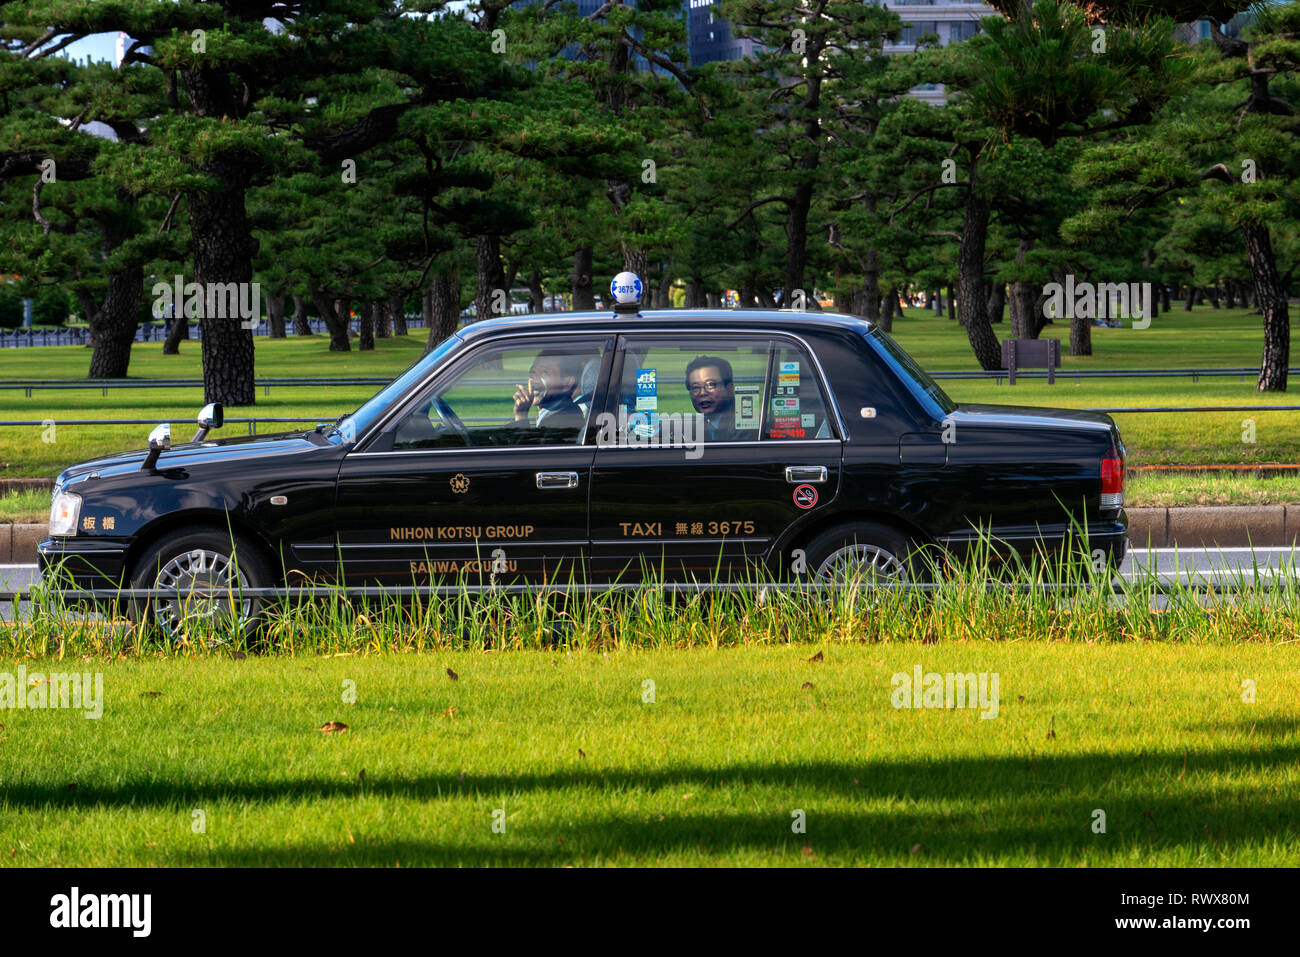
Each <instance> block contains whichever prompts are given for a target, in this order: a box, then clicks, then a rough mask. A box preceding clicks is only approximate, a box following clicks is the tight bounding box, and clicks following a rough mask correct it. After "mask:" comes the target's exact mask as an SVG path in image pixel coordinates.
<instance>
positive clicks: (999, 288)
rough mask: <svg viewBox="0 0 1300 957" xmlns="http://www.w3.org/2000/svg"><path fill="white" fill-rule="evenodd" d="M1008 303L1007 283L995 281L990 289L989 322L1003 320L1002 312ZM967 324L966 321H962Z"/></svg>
mask: <svg viewBox="0 0 1300 957" xmlns="http://www.w3.org/2000/svg"><path fill="white" fill-rule="evenodd" d="M1006 303H1007V284H1006V283H1004V282H1002V281H1001V280H998V281H997V282H995V283H993V284H992V286H991V288H990V290H989V301H988V310H989V322H993V323H997V322H1001V321H1002V313H1003V310H1004V309H1005V308H1006ZM962 324H963V325H965V323H962Z"/></svg>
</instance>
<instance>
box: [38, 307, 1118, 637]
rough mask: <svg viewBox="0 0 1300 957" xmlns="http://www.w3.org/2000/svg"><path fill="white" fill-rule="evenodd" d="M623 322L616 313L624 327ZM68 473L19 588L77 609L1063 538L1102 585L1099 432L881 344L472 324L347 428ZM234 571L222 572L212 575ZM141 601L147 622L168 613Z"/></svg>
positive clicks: (793, 334)
mask: <svg viewBox="0 0 1300 957" xmlns="http://www.w3.org/2000/svg"><path fill="white" fill-rule="evenodd" d="M633 308H635V307H633ZM200 423H201V425H203V426H204V427H203V428H202V429H201V430H200V434H199V435H198V436H196V437H195V440H194V441H191V442H186V443H184V444H177V445H174V446H173V445H171V443H170V441H169V437H168V435H167V434H166V427H160V428H159V429H157V430H155V435H153V436H151V437H150V449H149V450H148V451H147V452H146V451H140V452H128V453H124V454H121V455H115V456H111V457H108V458H104V459H99V460H97V461H93V462H87V463H85V464H83V465H78V466H75V467H73V468H69V469H67V470H66V471H64V472H63V473H62V474H61V475H60V476H59V477H58V481H57V485H56V488H55V494H54V502H53V508H52V512H51V519H50V534H49V537H48V538H46V539H45V540H44V541H43V542H41V544H40V554H41V563H42V566H43V568H46V569H48V568H49V567H50V566H51V565H52V564H54V563H60V564H61V565H62V567H63V568H64V569H65V570H66V571H67V572H68V573H70V574H71V575H72V576H73V577H74V579H75V581H76V582H77V583H78V584H81V585H86V586H92V585H93V586H98V587H106V586H112V585H122V586H131V587H136V588H152V587H157V588H162V589H167V590H169V591H173V590H174V591H175V592H176V593H178V594H183V593H184V592H186V591H187V590H189V589H193V588H195V587H198V586H212V585H217V586H221V587H228V586H229V587H239V586H249V587H266V586H275V585H278V584H280V583H281V582H284V581H286V580H287V581H290V582H293V581H297V580H299V579H300V578H301V577H306V578H315V579H330V580H339V581H343V582H346V583H358V584H360V583H372V584H373V583H378V584H404V585H410V584H427V583H429V582H430V581H433V582H435V583H447V582H454V581H457V580H459V579H463V578H464V577H465V576H466V573H469V575H470V577H471V578H473V579H474V582H475V583H478V582H479V581H480V580H481V581H482V582H486V581H487V580H488V579H489V578H490V577H492V576H495V577H496V579H497V580H502V577H503V576H505V578H508V579H509V580H511V581H529V580H532V581H542V580H545V581H560V582H563V581H569V580H571V579H572V578H575V577H576V578H586V579H590V580H596V581H600V580H609V579H613V578H622V580H629V579H635V578H636V577H637V576H639V575H641V574H643V573H644V572H645V571H647V570H652V571H653V572H654V574H656V575H662V576H666V577H669V578H681V577H683V576H693V577H696V578H711V577H713V576H715V575H718V574H727V573H731V572H734V571H735V570H736V569H738V568H739V567H741V566H746V565H748V564H749V563H752V562H760V563H763V564H764V565H766V566H767V567H768V568H769V569H770V570H772V571H773V572H775V573H778V574H788V573H790V572H791V571H792V570H793V571H795V572H798V571H800V570H802V569H806V570H807V573H808V574H811V575H816V576H821V577H826V578H829V577H835V576H838V575H840V574H841V573H843V572H844V571H845V570H846V569H858V570H861V569H868V570H873V571H874V573H875V574H879V575H882V576H891V577H894V578H905V577H907V576H908V575H909V573H911V574H915V569H914V568H913V567H912V566H911V563H910V562H909V556H910V555H912V554H913V552H914V551H915V550H917V549H930V550H936V549H937V550H943V551H946V552H948V553H950V554H956V555H960V554H961V553H963V552H964V551H965V550H966V549H967V548H968V547H969V546H970V545H971V543H972V542H974V541H976V540H978V536H979V534H980V531H979V530H985V531H986V532H987V533H991V534H992V535H993V536H994V537H995V538H996V539H997V540H999V541H1000V542H1002V543H1004V545H1005V546H1006V547H1008V548H1010V549H1013V550H1015V551H1016V552H1019V553H1022V554H1025V555H1028V554H1031V553H1033V552H1034V551H1035V550H1048V551H1055V550H1059V549H1061V548H1063V547H1066V543H1067V540H1068V539H1069V537H1070V530H1071V527H1072V526H1074V527H1081V528H1086V530H1087V534H1088V547H1089V549H1091V550H1094V551H1093V554H1094V555H1096V554H1097V552H1096V551H1095V550H1097V549H1100V550H1101V553H1102V554H1103V555H1104V556H1105V557H1106V558H1107V559H1108V560H1110V561H1114V562H1118V560H1119V559H1120V558H1121V557H1122V556H1123V553H1124V549H1125V532H1126V518H1125V515H1124V512H1123V483H1124V446H1123V443H1122V442H1121V439H1120V435H1119V431H1118V429H1117V428H1116V427H1115V424H1114V423H1113V422H1112V421H1111V419H1110V418H1109V417H1108V416H1105V415H1098V414H1090V413H1086V412H1078V411H1062V410H1046V409H1027V408H1011V407H1004V406H990V405H958V404H957V403H955V402H953V401H952V400H951V399H950V398H949V397H948V396H947V395H946V394H945V393H944V392H943V390H942V389H940V388H939V386H938V385H936V384H935V383H934V382H933V381H932V380H931V379H930V378H929V377H928V376H927V375H926V374H925V372H924V371H922V370H921V368H920V367H919V366H918V365H917V364H916V362H915V361H913V360H912V359H911V357H909V356H908V355H907V354H906V353H905V352H904V351H903V350H902V349H901V348H899V346H898V345H897V344H896V343H895V342H894V341H893V340H892V339H891V338H890V337H889V336H887V335H886V334H885V333H883V332H882V331H880V330H879V329H878V328H877V327H875V326H874V325H873V324H872V323H870V322H868V321H867V320H864V319H861V318H858V317H854V316H847V315H836V314H825V313H819V314H807V313H797V312H789V311H764V310H697V309H686V310H666V311H658V310H647V311H645V312H633V313H626V312H623V313H620V312H614V313H610V312H601V313H595V312H592V313H573V314H564V315H556V314H547V315H545V316H537V317H529V316H520V317H508V318H502V319H493V320H486V321H483V322H476V323H473V324H471V325H469V326H468V327H466V328H464V329H462V330H461V331H460V332H458V333H457V334H456V335H454V336H452V337H451V338H449V339H447V340H446V341H444V342H443V343H442V344H440V345H439V346H438V347H437V348H436V349H434V350H433V351H432V352H430V353H429V354H428V355H426V356H425V357H424V358H423V359H421V360H420V361H419V362H417V363H416V364H415V365H413V366H412V367H411V368H410V369H408V370H407V371H406V372H405V373H403V374H402V375H401V376H399V377H398V378H397V379H395V380H394V381H393V382H392V383H391V384H390V385H389V386H387V387H386V388H385V389H383V390H382V391H381V392H379V393H378V394H377V395H376V396H374V398H372V399H371V400H370V401H368V402H366V403H365V404H364V405H362V406H361V407H360V408H359V409H357V410H356V411H355V412H352V413H350V414H349V415H346V416H343V417H342V418H341V419H339V420H338V421H337V422H335V423H334V424H331V425H322V426H319V427H317V428H315V429H312V430H310V431H298V432H290V433H285V434H279V435H269V436H255V437H247V438H242V437H241V438H230V439H220V440H215V441H214V440H210V439H207V437H206V433H207V430H208V428H209V427H216V426H219V425H220V410H219V408H217V409H213V408H211V407H210V408H209V409H208V410H205V416H204V417H201V419H200ZM236 555H237V557H238V561H237V562H234V561H232V558H233V557H234V556H236ZM176 612H177V608H176V607H175V603H173V604H172V606H170V610H169V606H168V605H167V603H165V602H164V603H159V604H158V606H157V607H156V608H155V612H154V613H155V614H157V615H160V616H162V617H164V618H165V617H166V616H167V615H169V614H175V613H176Z"/></svg>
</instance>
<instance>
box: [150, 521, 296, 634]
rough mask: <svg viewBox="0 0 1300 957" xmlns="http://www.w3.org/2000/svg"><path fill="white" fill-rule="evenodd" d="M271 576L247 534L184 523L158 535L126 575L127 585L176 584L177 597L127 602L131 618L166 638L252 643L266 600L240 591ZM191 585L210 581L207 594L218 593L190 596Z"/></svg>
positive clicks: (262, 585)
mask: <svg viewBox="0 0 1300 957" xmlns="http://www.w3.org/2000/svg"><path fill="white" fill-rule="evenodd" d="M274 581H275V579H274V575H273V574H272V571H271V566H270V564H269V563H268V562H267V560H266V559H265V558H264V557H263V555H262V553H261V551H260V550H259V549H258V548H257V547H256V546H255V545H253V544H252V543H251V542H249V541H248V540H247V539H244V538H241V537H240V536H239V535H233V537H232V533H230V532H228V531H226V530H224V529H216V528H204V527H197V528H187V529H182V530H179V531H175V532H169V533H168V534H166V535H164V536H163V537H162V538H160V539H158V541H156V542H155V543H154V544H153V545H152V547H150V548H149V550H148V551H146V552H145V553H144V554H143V555H142V556H141V557H140V560H139V561H138V562H136V564H135V566H134V568H133V569H132V575H131V587H132V588H151V589H152V588H156V589H168V590H170V589H175V591H176V597H173V598H171V599H167V598H164V597H161V596H159V597H155V598H133V599H131V600H130V601H129V605H128V607H129V611H130V616H131V619H132V620H133V621H135V622H137V623H143V622H149V623H150V624H152V625H153V626H155V627H156V628H157V629H158V630H159V631H160V632H161V633H162V635H163V637H164V639H165V640H166V641H168V642H169V643H176V642H180V641H184V640H186V639H194V640H199V641H203V642H205V643H206V644H208V645H212V644H220V643H225V642H233V643H235V644H251V643H253V642H254V641H255V639H256V637H257V632H258V627H259V625H260V623H261V618H262V615H263V613H264V612H265V610H266V607H267V605H268V601H267V599H264V598H244V599H242V600H241V599H240V598H239V593H240V591H241V590H243V589H247V588H269V587H271V586H272V585H273V584H274ZM195 585H208V586H215V587H214V588H213V590H212V593H213V594H214V596H215V595H220V596H221V597H213V598H210V599H205V598H203V597H199V596H195V595H194V594H193V589H194V586H195Z"/></svg>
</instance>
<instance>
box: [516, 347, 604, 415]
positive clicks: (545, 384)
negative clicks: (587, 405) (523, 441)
mask: <svg viewBox="0 0 1300 957" xmlns="http://www.w3.org/2000/svg"><path fill="white" fill-rule="evenodd" d="M581 363H582V357H580V356H575V355H572V354H570V353H568V352H563V351H560V350H558V349H548V350H544V351H542V352H539V353H538V354H537V358H536V359H534V360H533V364H532V366H531V367H530V368H529V370H528V380H527V381H526V382H524V383H521V384H518V385H516V386H515V394H514V403H515V425H516V426H526V425H527V424H528V411H529V409H531V408H532V407H533V406H537V422H536V427H537V428H546V429H581V428H582V426H583V425H584V424H585V422H586V420H587V417H586V415H584V414H583V411H582V408H581V407H580V406H579V405H578V404H577V402H575V401H574V392H575V391H576V389H577V387H578V380H579V377H580V375H581V372H580V369H581Z"/></svg>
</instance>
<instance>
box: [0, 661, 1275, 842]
mask: <svg viewBox="0 0 1300 957" xmlns="http://www.w3.org/2000/svg"><path fill="white" fill-rule="evenodd" d="M817 648H818V646H815V645H814V646H809V645H803V646H787V647H771V648H754V647H750V648H743V649H729V650H721V651H714V650H707V649H704V650H693V651H659V652H615V653H610V654H607V655H605V654H584V653H574V654H571V655H569V654H566V653H565V652H563V651H539V652H520V653H510V654H484V653H481V652H477V653H465V652H460V653H444V654H430V655H402V656H388V657H364V658H337V657H336V658H312V657H304V658H270V659H257V658H250V659H248V660H242V661H231V660H224V659H206V660H193V659H189V660H186V659H179V660H178V659H173V660H168V661H145V662H141V661H135V662H118V663H113V664H109V665H102V664H90V663H87V664H82V663H79V662H77V661H75V660H69V661H64V662H62V663H59V664H57V665H56V664H55V663H53V662H50V663H48V664H47V665H41V664H39V663H35V662H28V663H27V667H28V668H29V669H30V670H33V671H34V670H36V669H37V668H40V667H47V668H49V669H50V670H53V669H54V668H55V667H58V668H64V669H71V668H73V667H84V668H92V669H94V668H101V669H103V671H104V685H103V688H104V715H103V718H102V719H100V720H97V721H96V720H87V719H85V718H84V717H82V715H81V714H80V713H76V712H72V711H69V710H60V711H53V710H46V711H33V710H13V711H6V712H2V713H0V718H2V719H3V724H4V725H5V727H4V729H3V730H0V834H3V842H2V845H0V851H7V852H6V853H0V861H3V862H5V863H7V864H10V865H15V866H151V865H179V866H187V865H197V866H206V865H252V866H259V865H272V866H275V865H328V864H344V865H378V866H393V865H398V864H400V865H402V866H411V865H440V864H452V865H455V864H468V865H483V864H487V865H495V864H536V865H543V866H552V865H555V866H558V865H565V864H573V865H578V866H582V865H692V864H719V865H748V864H758V865H841V864H858V865H910V864H920V865H949V864H995V865H1046V866H1056V865H1066V866H1077V865H1091V866H1113V865H1126V866H1128V865H1158V866H1169V865H1174V866H1179V865H1188V866H1207V865H1216V866H1217V865H1231V866H1277V865H1292V864H1294V863H1295V861H1296V855H1297V853H1298V852H1300V823H1298V822H1300V813H1297V812H1300V807H1297V804H1298V803H1300V802H1298V801H1297V797H1296V795H1297V794H1300V760H1298V759H1300V738H1298V736H1297V724H1296V722H1295V719H1294V709H1293V708H1291V707H1290V704H1291V702H1294V700H1295V698H1296V694H1297V692H1300V679H1298V678H1297V673H1296V652H1295V648H1294V646H1282V645H1269V644H1264V643H1259V644H1253V643H1248V644H1238V645H1232V646H1221V647H1191V646H1168V645H1150V644H1144V645H1139V644H1128V645H1106V646H1101V645H1094V646H1087V645H1052V644H1047V645H1029V644H1001V645H992V644H988V643H984V642H970V643H960V642H942V643H939V644H935V645H924V646H923V645H919V644H909V645H897V644H879V645H866V646H862V645H853V646H850V645H841V644H827V645H825V646H821V650H822V651H823V652H824V654H825V661H824V662H821V663H810V662H809V661H808V659H809V657H810V655H811V654H812V653H813V651H815V650H817ZM917 665H920V666H921V667H922V669H923V670H924V671H925V672H940V673H943V672H961V673H966V672H974V673H980V672H985V673H989V674H992V673H996V674H997V675H998V677H999V695H1000V706H999V711H998V716H997V717H996V718H994V719H982V718H981V717H980V712H979V711H978V710H976V709H967V710H959V709H937V710H925V709H921V710H896V709H895V708H894V707H893V706H892V704H891V694H892V692H893V687H892V685H891V677H892V676H893V675H894V674H895V673H902V674H907V675H909V676H910V675H911V674H912V673H913V669H914V667H915V666H917ZM448 668H451V669H452V670H453V671H455V672H456V673H457V674H458V680H456V681H452V680H451V679H450V678H449V677H448V675H447V673H446V669H448ZM0 670H4V671H9V672H14V671H15V670H16V663H15V662H14V661H12V660H11V659H9V660H6V662H4V663H0ZM1244 679H1250V680H1251V681H1253V682H1254V683H1255V688H1256V695H1257V702H1256V703H1255V704H1246V703H1244V702H1243V701H1242V691H1241V688H1242V682H1243V680H1244ZM647 681H653V682H654V686H653V689H654V701H653V703H645V701H644V698H645V697H646V695H647V690H648V689H649V687H650V686H648V685H646V684H645V682H647ZM349 682H355V690H356V703H355V704H346V703H344V700H343V698H344V691H345V689H346V688H348V687H350V685H349V684H348V683H349ZM805 684H807V685H811V687H808V686H805ZM327 721H342V722H344V723H346V724H347V725H349V730H348V731H346V732H344V733H340V734H336V735H325V734H322V733H321V732H320V731H319V730H318V729H319V728H320V726H321V725H322V724H324V723H325V722H327ZM363 772H364V774H363ZM498 809H500V811H501V812H502V813H503V815H504V818H503V819H504V822H505V833H504V834H501V833H494V831H493V820H494V818H493V812H494V811H497V810H498ZM1097 809H1100V810H1102V811H1104V812H1105V815H1106V833H1104V834H1099V833H1094V832H1093V829H1092V825H1093V822H1094V820H1097V818H1096V817H1095V813H1094V812H1095V811H1096V810H1097ZM796 811H802V812H804V814H805V815H806V832H805V833H802V834H800V833H795V832H793V831H792V823H793V822H794V821H795V819H796V818H795V817H794V814H795V812H796ZM196 812H201V814H196ZM200 823H201V824H202V825H203V827H202V829H201V830H200V829H199V828H198V826H199V824H200Z"/></svg>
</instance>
